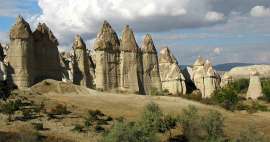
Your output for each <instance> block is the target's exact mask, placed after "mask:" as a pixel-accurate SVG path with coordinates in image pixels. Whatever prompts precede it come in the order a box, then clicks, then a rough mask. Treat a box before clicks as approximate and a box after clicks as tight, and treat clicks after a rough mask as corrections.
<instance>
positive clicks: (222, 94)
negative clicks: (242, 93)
mask: <svg viewBox="0 0 270 142" xmlns="http://www.w3.org/2000/svg"><path fill="white" fill-rule="evenodd" d="M211 100H212V101H213V103H214V104H218V105H221V106H222V107H223V108H225V109H227V110H231V111H233V110H235V108H236V106H237V103H238V102H239V97H238V94H237V93H236V91H234V90H233V89H232V88H231V87H229V86H228V87H225V88H221V89H218V90H216V91H215V92H214V95H213V96H212V98H211Z"/></svg>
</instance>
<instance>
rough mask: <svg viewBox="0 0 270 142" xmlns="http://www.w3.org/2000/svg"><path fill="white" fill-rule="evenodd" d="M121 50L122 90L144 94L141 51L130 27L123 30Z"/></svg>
mask: <svg viewBox="0 0 270 142" xmlns="http://www.w3.org/2000/svg"><path fill="white" fill-rule="evenodd" d="M120 50H121V54H120V89H121V90H122V91H125V92H130V93H142V92H143V81H142V80H141V79H142V75H141V74H140V72H141V70H142V69H140V68H141V63H140V59H141V58H140V57H141V56H140V50H139V48H138V45H137V42H136V40H135V37H134V33H133V31H132V29H131V28H129V26H126V27H125V28H124V30H123V33H122V39H121V46H120Z"/></svg>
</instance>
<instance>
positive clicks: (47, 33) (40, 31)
mask: <svg viewBox="0 0 270 142" xmlns="http://www.w3.org/2000/svg"><path fill="white" fill-rule="evenodd" d="M33 38H34V59H35V60H34V62H35V65H34V66H35V68H34V70H35V76H34V83H38V82H40V81H42V80H44V79H54V80H61V79H62V74H61V64H60V58H59V57H60V55H59V52H58V48H57V46H58V41H57V39H56V38H55V36H54V35H53V33H52V32H51V30H50V29H49V28H48V27H47V25H46V24H45V23H43V24H40V23H39V24H38V26H37V29H36V30H35V32H34V33H33Z"/></svg>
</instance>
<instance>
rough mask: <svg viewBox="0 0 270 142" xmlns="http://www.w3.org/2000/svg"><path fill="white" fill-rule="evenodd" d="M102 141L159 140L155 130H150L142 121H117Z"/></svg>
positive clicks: (138, 141) (131, 141)
mask: <svg viewBox="0 0 270 142" xmlns="http://www.w3.org/2000/svg"><path fill="white" fill-rule="evenodd" d="M102 142H158V140H157V137H156V135H155V132H153V131H148V130H147V129H145V127H144V126H143V125H141V123H136V122H130V123H126V122H116V123H115V124H114V125H113V128H112V129H111V131H110V132H109V133H108V134H106V135H105V136H104V137H103V139H102Z"/></svg>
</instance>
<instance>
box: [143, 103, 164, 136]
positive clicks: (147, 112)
mask: <svg viewBox="0 0 270 142" xmlns="http://www.w3.org/2000/svg"><path fill="white" fill-rule="evenodd" d="M163 116H164V115H163V112H162V111H161V109H160V108H159V106H158V105H157V104H156V103H154V102H151V103H149V104H147V105H146V107H145V109H144V112H143V115H142V119H141V123H142V124H141V125H144V126H145V128H146V129H147V130H149V131H155V132H157V131H159V129H160V127H161V125H162V118H163Z"/></svg>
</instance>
